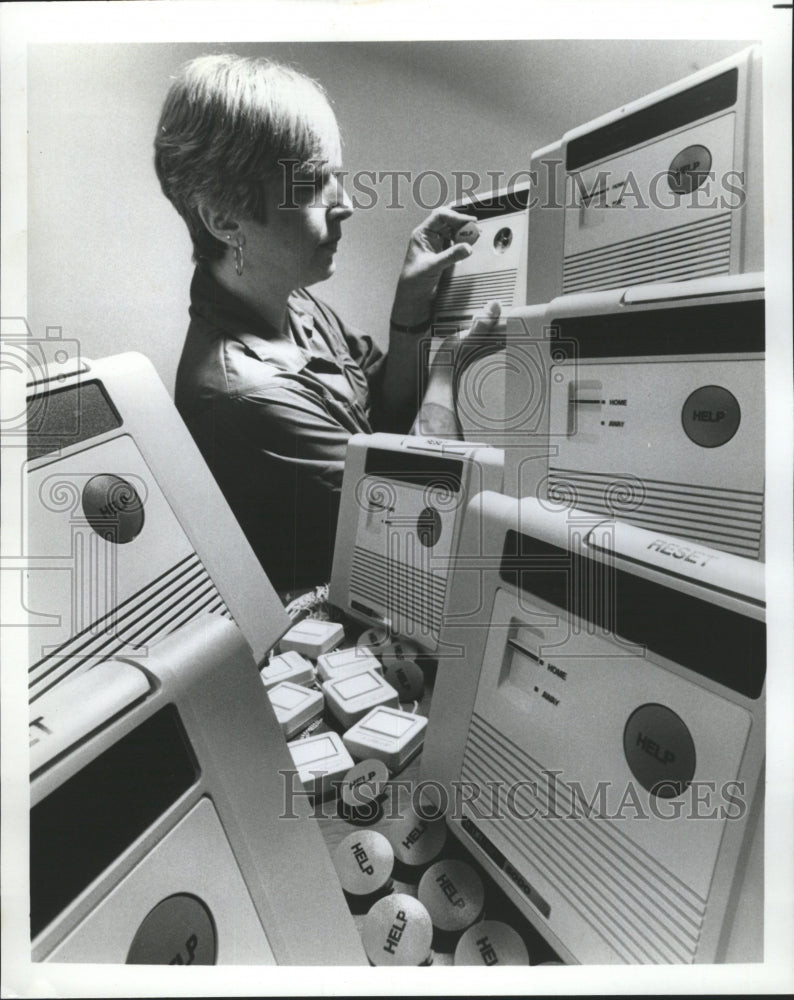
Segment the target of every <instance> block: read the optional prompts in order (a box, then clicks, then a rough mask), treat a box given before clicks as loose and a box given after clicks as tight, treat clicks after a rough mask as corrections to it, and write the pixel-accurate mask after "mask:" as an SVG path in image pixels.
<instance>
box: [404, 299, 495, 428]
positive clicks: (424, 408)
mask: <svg viewBox="0 0 794 1000" xmlns="http://www.w3.org/2000/svg"><path fill="white" fill-rule="evenodd" d="M501 319H502V307H501V305H500V304H499V302H497V301H496V300H494V301H492V302H489V303H488V305H487V306H486V307H485V308H484V309H483V310H482V312H481V313H479V314H478V315H477V316H475V317H474V320H473V322H472V325H471V327H470V328H469V329H468V330H465V331H461V332H460V333H456V334H452V335H450V336H449V337H445V338H444V339H443V341H442V342H441V344H440V345H439V347H438V350H437V351H436V352H435V355H434V356H433V361H432V362H431V364H430V369H429V371H428V379H427V385H426V387H425V394H424V397H423V399H422V405H421V407H420V408H419V413H418V414H417V417H416V420H415V421H414V425H413V428H412V430H411V433H412V434H419V435H422V436H425V437H426V436H428V435H434V436H438V437H447V438H460V437H462V434H461V430H460V422H459V421H458V416H457V380H458V378H459V376H460V374H461V373H462V371H463V369H464V368H465V367H466V365H467V364H468V363H469V362H470V361H473V360H474V359H475V357H485V356H486V355H488V354H492V353H493V352H494V351H498V350H500V349H501V348H503V347H504V345H505V324H504V322H500V321H501Z"/></svg>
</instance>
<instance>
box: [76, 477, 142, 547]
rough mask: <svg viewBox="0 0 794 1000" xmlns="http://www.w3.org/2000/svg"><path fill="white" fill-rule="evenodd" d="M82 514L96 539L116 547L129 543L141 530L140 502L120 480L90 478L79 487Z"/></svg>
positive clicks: (115, 478) (123, 480)
mask: <svg viewBox="0 0 794 1000" xmlns="http://www.w3.org/2000/svg"><path fill="white" fill-rule="evenodd" d="M83 513H84V514H85V517H86V520H87V521H88V523H89V524H90V525H91V527H92V528H93V529H94V531H95V532H96V533H97V534H98V535H101V536H102V538H104V539H105V540H106V541H108V542H113V543H114V544H116V545H124V544H126V543H127V542H131V541H132V540H133V538H136V537H137V536H138V535H139V534H140V532H141V528H142V527H143V501H142V500H141V498H140V496H139V495H138V492H137V490H136V489H135V487H134V486H133V485H132V483H128V482H127V480H126V479H122V478H121V477H120V476H112V475H109V474H104V475H100V476H92V477H91V479H89V480H88V482H87V483H86V484H85V486H84V487H83Z"/></svg>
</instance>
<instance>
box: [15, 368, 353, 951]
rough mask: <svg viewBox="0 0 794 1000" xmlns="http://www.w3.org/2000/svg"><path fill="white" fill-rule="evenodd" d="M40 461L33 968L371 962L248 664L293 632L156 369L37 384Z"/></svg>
mask: <svg viewBox="0 0 794 1000" xmlns="http://www.w3.org/2000/svg"><path fill="white" fill-rule="evenodd" d="M28 448H29V461H28V464H27V470H26V477H27V483H26V489H27V502H28V512H29V516H28V533H27V550H26V553H25V563H26V566H27V580H26V583H27V587H26V601H27V607H28V608H30V610H31V613H32V616H33V621H32V626H31V629H30V654H31V655H30V661H31V666H30V673H29V692H30V772H31V773H30V778H31V810H30V844H31V854H30V885H31V930H32V938H33V940H32V951H33V958H34V960H35V961H42V960H50V961H58V962H75V961H79V962H114V963H125V962H126V963H130V964H138V963H145V964H184V965H190V964H213V963H216V962H217V963H256V964H274V963H278V964H293V965H295V964H301V965H304V964H332V963H340V962H344V963H350V964H359V963H363V962H364V961H365V958H364V953H363V949H362V947H361V943H360V939H359V936H358V933H357V931H356V928H355V925H354V923H353V921H352V918H351V916H350V913H349V910H348V908H347V905H346V904H345V901H344V898H343V896H342V892H341V889H340V888H339V885H338V881H337V879H336V877H335V873H334V868H333V865H332V863H331V860H330V857H329V855H328V851H327V849H326V847H325V844H324V842H323V839H322V837H321V835H320V832H319V829H318V827H317V825H316V822H315V820H314V819H312V818H311V816H310V815H309V812H308V806H307V803H306V801H305V798H304V797H303V795H302V794H301V791H302V790H301V788H300V787H299V783H298V778H297V774H296V772H295V768H294V765H293V763H292V760H291V758H290V754H289V751H288V749H287V746H286V743H285V741H284V738H283V736H282V733H281V730H280V728H279V725H278V723H277V721H276V718H275V715H274V714H273V709H272V707H271V705H270V703H269V701H268V698H267V694H266V692H265V688H264V685H263V684H262V681H261V680H260V677H259V674H258V671H257V666H258V664H259V663H260V662H261V660H262V659H263V657H264V654H265V653H266V652H267V651H268V650H269V649H270V648H271V647H272V646H273V644H274V643H275V642H276V641H277V640H278V638H279V637H280V636H281V635H282V634H283V633H284V632H285V631H286V630H287V628H288V627H289V624H290V623H289V619H288V617H287V615H286V613H285V611H284V609H283V607H282V605H281V603H280V601H279V599H278V597H277V595H276V593H275V591H274V590H273V589H272V587H271V585H270V583H269V581H268V580H267V577H266V576H265V574H264V573H263V571H262V569H261V567H260V565H259V563H258V561H257V560H256V557H255V556H254V554H253V552H252V550H251V549H250V547H249V546H248V544H247V542H246V540H245V537H244V536H243V534H242V531H241V529H240V528H239V526H238V525H237V523H236V521H235V520H234V517H233V515H232V513H231V511H230V510H229V508H228V506H227V505H226V502H225V501H224V499H223V496H222V494H221V493H220V490H219V488H218V487H217V485H216V484H215V482H214V480H213V479H212V476H211V474H210V472H209V470H208V468H207V466H206V465H205V463H204V461H203V459H202V458H201V455H200V453H199V451H198V449H197V448H196V446H195V444H194V443H193V441H192V439H191V437H190V435H189V433H188V431H187V429H186V427H185V426H184V424H183V423H182V421H181V420H180V418H179V416H178V415H177V413H176V410H175V409H174V406H173V403H172V402H171V400H170V398H169V397H168V394H167V392H166V390H165V388H164V387H163V385H162V383H161V382H160V380H159V379H158V377H157V375H156V374H155V372H154V369H153V368H152V366H151V364H150V363H149V362H148V361H146V359H145V358H143V357H141V356H140V355H135V354H125V355H120V356H117V357H113V358H107V359H105V360H102V361H99V362H96V363H93V362H92V363H78V364H77V365H76V366H75V367H74V368H72V369H71V370H68V371H67V370H64V371H61V370H59V371H58V373H57V375H54V374H53V375H52V377H48V372H47V371H46V370H43V371H41V372H40V373H39V375H38V377H37V378H36V379H34V381H33V384H32V385H31V386H30V397H29V403H28ZM241 581H244V585H243V586H241ZM329 930H330V931H331V932H330V933H329Z"/></svg>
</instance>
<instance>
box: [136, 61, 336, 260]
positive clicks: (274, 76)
mask: <svg viewBox="0 0 794 1000" xmlns="http://www.w3.org/2000/svg"><path fill="white" fill-rule="evenodd" d="M338 141H339V133H338V129H337V124H336V119H335V117H334V113H333V111H332V110H331V106H330V104H329V102H328V98H327V97H326V94H325V91H324V90H323V88H322V87H321V86H320V84H319V83H317V82H316V81H315V80H312V79H310V78H309V77H307V76H304V75H303V74H302V73H299V72H298V71H297V70H294V69H291V68H290V67H288V66H283V65H281V64H279V63H275V62H272V61H270V60H267V59H261V58H249V57H244V56H237V55H211V56H200V57H199V58H198V59H193V60H191V61H190V62H188V63H186V64H185V65H184V66H182V68H181V69H180V71H179V73H178V75H177V76H176V78H175V79H174V81H173V83H172V84H171V87H170V89H169V91H168V95H167V96H166V99H165V103H164V105H163V110H162V113H161V115H160V121H159V124H158V127H157V135H156V136H155V140H154V149H155V154H154V164H155V170H156V171H157V176H158V178H159V180H160V186H161V188H162V190H163V194H165V196H166V197H167V198H168V199H169V201H170V202H171V203H172V204H173V205H174V207H175V208H176V210H177V211H178V212H179V214H180V215H181V216H182V218H183V219H184V220H185V222H186V223H187V227H188V231H189V232H190V237H191V239H192V241H193V256H194V258H195V259H196V260H199V259H206V260H213V259H217V258H219V257H221V256H223V253H224V244H222V243H221V242H220V240H218V239H216V238H215V237H214V236H213V235H212V234H211V233H210V232H209V231H208V230H207V228H206V226H205V225H204V223H203V222H202V220H201V216H200V214H199V206H200V205H202V204H204V205H207V206H210V207H212V209H214V210H215V211H225V212H229V213H232V214H233V213H237V214H241V215H244V216H246V217H248V218H251V219H254V220H255V221H257V222H264V221H265V186H266V184H267V182H268V181H269V180H273V179H274V178H275V177H276V176H277V175H278V174H279V173H280V172H281V170H280V167H279V164H280V163H282V162H284V161H286V162H292V163H293V164H294V163H295V162H296V161H297V163H298V164H304V163H308V162H310V161H312V160H316V159H320V158H322V157H323V156H327V155H328V151H329V149H330V150H332V151H334V150H335V148H336V146H337V144H338ZM332 155H334V154H333V153H332ZM291 169H293V170H294V169H295V167H293V168H291Z"/></svg>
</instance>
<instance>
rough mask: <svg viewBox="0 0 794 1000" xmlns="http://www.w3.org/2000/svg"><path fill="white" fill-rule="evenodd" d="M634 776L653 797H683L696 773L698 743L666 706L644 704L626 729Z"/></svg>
mask: <svg viewBox="0 0 794 1000" xmlns="http://www.w3.org/2000/svg"><path fill="white" fill-rule="evenodd" d="M623 752H624V753H625V755H626V761H627V763H628V765H629V767H630V768H631V773H632V774H633V775H634V777H635V778H636V779H637V781H639V783H640V784H641V785H642V787H643V788H644V789H646V791H649V792H650V793H651V795H657V796H658V797H659V798H661V799H673V798H676V796H678V795H681V794H683V792H684V790H685V789H686V787H687V785H688V784H689V783H690V781H691V780H692V777H693V775H694V773H695V744H694V741H693V740H692V735H691V733H690V732H689V730H688V729H687V727H686V724H685V723H684V722H683V721H682V719H681V718H680V717H679V716H677V715H676V714H675V712H673V711H672V709H669V708H665V706H664V705H655V704H648V705H641V706H640V707H639V708H638V709H635V711H634V712H632V714H631V716H630V717H629V721H628V722H627V723H626V728H625V729H624V730H623Z"/></svg>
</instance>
